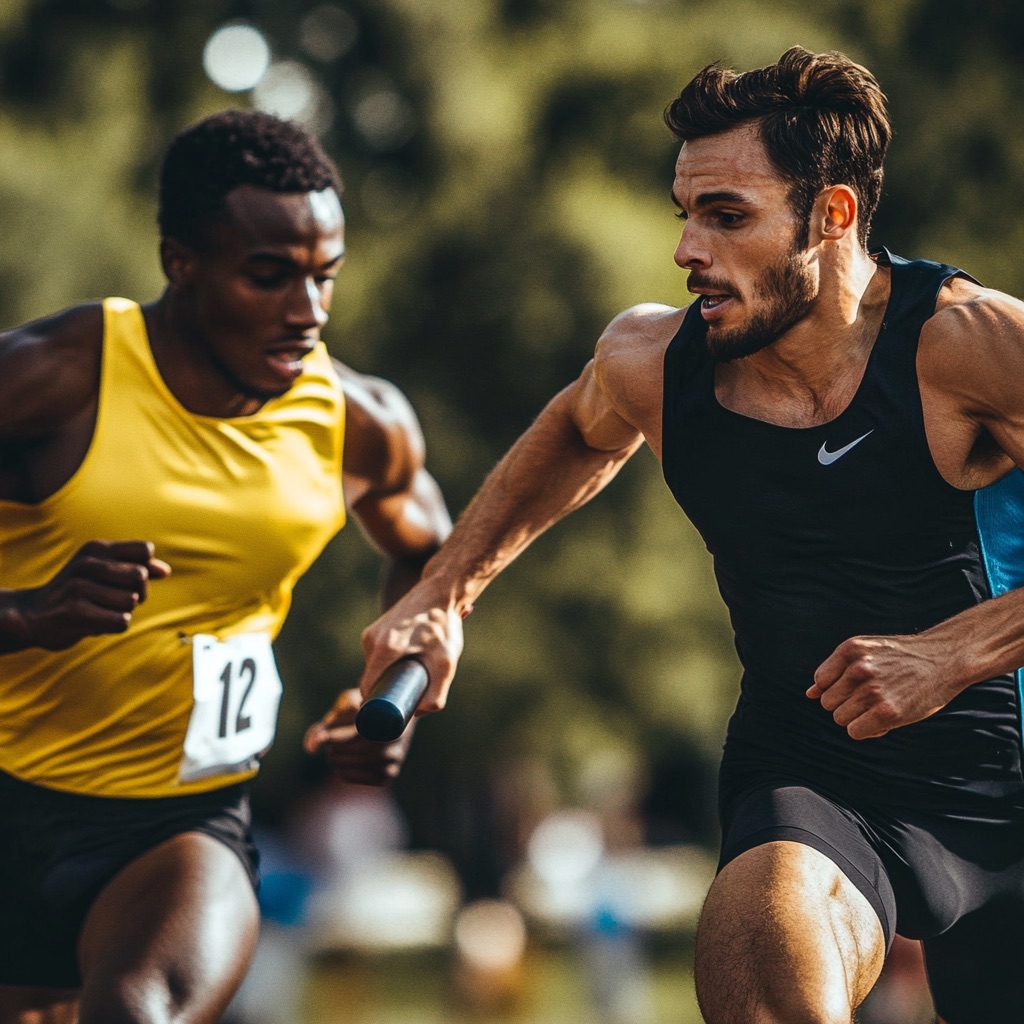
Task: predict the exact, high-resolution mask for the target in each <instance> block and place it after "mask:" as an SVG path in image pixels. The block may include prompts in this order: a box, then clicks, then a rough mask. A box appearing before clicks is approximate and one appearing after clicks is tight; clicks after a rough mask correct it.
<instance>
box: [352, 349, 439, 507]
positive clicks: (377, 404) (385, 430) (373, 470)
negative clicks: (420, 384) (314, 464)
mask: <svg viewBox="0 0 1024 1024" xmlns="http://www.w3.org/2000/svg"><path fill="white" fill-rule="evenodd" d="M334 369H335V372H336V373H337V374H338V378H339V380H340V381H341V386H342V390H343V391H344V393H345V409H346V412H345V454H344V463H343V464H344V470H345V475H346V476H347V477H350V478H353V477H354V478H357V479H358V480H360V481H361V482H362V488H363V490H364V491H369V490H373V491H391V490H400V489H401V488H402V487H404V486H405V485H406V484H407V483H408V481H409V480H410V479H411V478H412V476H413V474H414V473H415V472H416V471H417V470H418V469H419V468H420V467H421V466H422V465H423V460H424V441H423V432H422V431H421V430H420V426H419V422H418V421H417V419H416V414H415V413H414V412H413V410H412V406H411V405H410V404H409V402H408V400H407V399H406V397H405V396H404V395H403V394H402V392H401V391H400V390H399V389H398V388H397V387H395V385H394V384H391V383H390V382H389V381H386V380H383V379H381V378H380V377H372V376H368V375H366V374H362V373H357V372H356V371H355V370H353V369H352V368H351V367H349V366H346V365H345V364H344V363H339V362H338V361H337V360H335V361H334ZM350 497H353V498H355V497H356V496H355V495H350Z"/></svg>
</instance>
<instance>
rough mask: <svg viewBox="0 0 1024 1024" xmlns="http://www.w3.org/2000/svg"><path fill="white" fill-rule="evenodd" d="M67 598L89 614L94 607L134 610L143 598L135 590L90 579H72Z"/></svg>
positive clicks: (83, 612) (84, 612)
mask: <svg viewBox="0 0 1024 1024" xmlns="http://www.w3.org/2000/svg"><path fill="white" fill-rule="evenodd" d="M67 587H68V594H67V597H66V598H65V600H66V599H67V598H70V600H71V601H73V603H74V607H76V608H77V609H78V610H79V613H80V614H86V615H88V614H89V612H90V610H91V609H92V608H95V609H103V610H106V611H115V612H133V611H134V610H135V609H136V607H137V606H138V604H139V601H140V600H141V598H140V596H139V594H138V593H137V592H136V591H134V590H125V589H122V588H120V587H110V586H106V585H105V584H103V583H97V582H96V581H95V580H90V579H76V580H71V581H70V582H69V583H68V585H67Z"/></svg>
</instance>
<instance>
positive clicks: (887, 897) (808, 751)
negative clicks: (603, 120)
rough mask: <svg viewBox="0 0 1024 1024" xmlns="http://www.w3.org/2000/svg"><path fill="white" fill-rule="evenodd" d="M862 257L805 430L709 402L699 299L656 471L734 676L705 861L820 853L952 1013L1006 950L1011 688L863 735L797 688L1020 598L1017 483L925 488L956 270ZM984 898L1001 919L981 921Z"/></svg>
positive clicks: (1017, 769) (1010, 681) (672, 384)
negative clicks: (831, 414) (843, 332)
mask: <svg viewBox="0 0 1024 1024" xmlns="http://www.w3.org/2000/svg"><path fill="white" fill-rule="evenodd" d="M878 260H879V261H880V262H882V263H884V264H888V265H890V266H891V275H892V278H891V279H892V290H891V296H890V299H889V304H888V308H887V310H886V314H885V318H884V320H883V323H882V329H881V331H880V333H879V335H878V339H877V341H876V343H875V345H874V348H873V350H872V353H871V356H870V359H869V361H868V363H867V367H866V369H865V373H864V377H863V380H862V381H861V384H860V386H859V388H858V390H857V392H856V394H855V396H854V398H853V400H852V401H851V402H850V404H849V405H848V407H847V408H846V409H845V410H844V411H843V412H842V413H841V414H840V415H839V416H838V417H836V418H835V419H833V420H832V421H831V422H828V423H824V424H821V425H819V426H813V427H806V428H787V427H780V426H776V425H774V424H771V423H766V422H762V421H760V420H755V419H751V418H748V417H745V416H743V415H740V414H737V413H734V412H732V411H730V410H728V409H726V408H724V407H723V406H722V405H721V404H719V402H718V401H717V399H716V397H715V385H714V369H715V362H714V360H713V358H712V357H711V355H710V354H709V352H708V349H707V346H706V344H705V341H704V335H705V331H706V326H705V323H704V320H703V319H702V318H701V316H700V315H699V310H698V308H697V306H698V304H697V303H695V304H694V306H693V307H691V309H690V311H689V312H688V315H687V316H686V318H685V319H684V321H683V324H682V326H681V328H680V330H679V331H678V333H677V334H676V336H675V338H674V339H673V341H672V342H671V344H670V345H669V347H668V349H667V351H666V356H665V384H664V407H663V437H662V442H663V453H662V461H663V469H664V474H665V479H666V481H667V483H668V485H669V487H670V488H671V490H672V493H673V494H674V496H675V498H676V500H677V501H678V502H679V504H680V505H681V506H682V508H683V509H684V511H685V512H686V514H687V515H688V516H689V517H690V519H691V520H692V521H693V523H694V524H695V525H696V526H697V528H698V530H699V531H700V533H701V536H702V537H703V539H704V541H705V543H706V545H707V547H708V550H709V551H710V552H711V554H712V555H713V557H714V565H715V573H716V577H717V580H718V584H719V588H720V590H721V593H722V597H723V599H724V600H725V603H726V605H727V607H728V609H729V614H730V617H731V620H732V624H733V628H734V630H735V637H736V648H737V651H738V653H739V656H740V660H741V663H742V665H743V669H744V673H743V680H742V684H741V693H740V698H739V702H738V704H737V707H736V711H735V713H734V715H733V716H732V719H731V721H730V723H729V729H728V734H727V739H726V743H725V753H724V757H723V762H722V769H721V792H720V809H721V815H722V826H723V852H722V861H721V863H722V865H723V866H724V864H726V863H728V862H729V861H730V860H732V859H734V858H735V857H737V856H738V855H739V854H740V853H743V852H744V851H745V850H748V849H751V848H752V847H754V846H757V845H760V844H763V843H765V842H769V841H772V840H778V839H790V840H795V841H798V842H803V843H805V844H807V845H810V846H813V847H814V848H815V849H818V850H819V851H821V852H823V853H825V854H826V855H827V856H829V857H831V858H832V859H833V860H834V861H836V862H837V863H838V864H839V866H840V867H842V868H843V869H844V870H845V871H846V873H847V875H848V876H849V877H851V879H852V880H853V881H854V882H855V884H856V885H857V886H858V888H860V889H861V891H862V892H863V893H864V895H865V896H866V897H867V898H868V899H869V901H870V902H871V903H872V905H873V906H874V907H875V909H876V910H877V911H878V913H879V917H880V919H881V920H882V923H883V928H884V929H885V931H886V939H887V942H891V940H892V936H893V934H894V932H895V931H896V930H899V932H900V933H901V934H904V935H908V936H910V937H913V938H924V939H925V940H926V949H927V950H928V959H929V966H930V972H929V973H930V975H931V978H932V984H933V989H934V988H936V986H938V989H939V990H938V991H937V992H936V997H937V998H938V999H940V1000H943V995H944V994H943V992H942V986H943V984H944V981H943V979H945V980H946V983H948V985H949V988H950V990H951V992H952V993H955V994H953V995H949V996H946V997H945V999H944V1000H943V1001H944V1004H945V1006H946V1012H947V1013H948V1014H949V1016H950V1017H951V1018H956V1017H957V1014H958V1013H963V1012H964V1010H963V1009H957V1010H956V1011H955V1012H954V1010H953V1008H952V1007H954V1006H957V1007H958V1006H960V1004H959V1003H956V1002H952V1003H951V999H955V1000H962V999H965V998H967V999H970V1000H971V1002H970V1003H969V1004H965V1005H976V1003H975V1000H976V993H970V992H969V990H967V991H963V990H961V989H960V988H959V987H958V984H959V982H960V980H962V978H963V977H964V974H965V972H966V973H967V974H969V973H970V971H971V970H972V965H976V957H977V955H978V954H979V953H981V954H982V955H984V956H985V957H986V958H989V957H991V956H993V955H999V953H998V951H999V950H1002V951H1004V952H1003V954H1002V955H1004V956H1006V958H1007V964H1006V966H1007V977H1008V978H1012V977H1015V976H1016V968H1015V960H1016V957H1017V955H1018V953H1019V951H1020V949H1021V948H1022V941H1024V929H1022V925H1021V923H1020V922H1021V920H1022V918H1021V915H1022V914H1024V903H1022V900H1021V894H1022V892H1024V873H1022V870H1021V867H1020V865H1019V863H1018V851H1019V850H1020V849H1021V842H1022V838H1024V837H1022V834H1021V833H1022V825H1021V814H1020V811H1021V808H1022V807H1024V786H1022V777H1021V760H1020V751H1021V717H1020V706H1019V698H1018V694H1019V681H1018V679H1017V677H1016V676H1011V675H1005V676H999V677H997V678H995V679H992V680H990V681H988V682H984V683H979V684H976V685H973V686H970V687H968V688H967V689H966V690H964V691H963V692H962V693H960V694H959V696H957V697H956V698H955V699H954V700H952V701H951V702H950V703H949V704H948V705H946V707H944V708H942V709H941V710H940V711H938V712H937V713H936V714H934V715H932V716H930V717H928V718H926V719H924V720H922V721H920V722H916V723H914V724H911V725H907V726H904V727H902V728H900V729H896V730H893V731H892V732H889V733H887V734H886V735H884V736H881V737H877V738H874V739H867V740H854V739H851V738H850V736H849V735H848V733H847V731H846V729H844V728H841V727H840V726H838V725H837V724H836V723H835V721H834V720H833V718H832V715H831V714H830V713H829V712H828V711H826V710H824V709H823V708H822V706H821V704H820V703H819V702H818V701H816V700H809V699H808V698H807V696H806V691H807V688H808V687H809V686H810V685H811V682H812V680H813V675H814V671H815V669H816V668H817V667H818V666H819V665H820V664H821V663H822V661H824V660H825V658H826V657H828V655H829V654H830V653H831V652H832V651H833V650H834V649H835V648H836V646H837V645H838V644H840V643H841V642H842V641H843V640H845V639H847V638H849V637H852V636H857V635H891V634H906V633H916V632H919V631H921V630H923V629H927V628H928V627H930V626H933V625H935V624H936V623H938V622H940V621H942V620H944V619H947V618H949V617H950V616H952V615H954V614H956V613H957V612H960V611H962V610H964V609H965V608H967V607H969V606H971V605H973V604H976V603H978V602H979V601H982V600H985V599H987V598H989V597H992V596H995V595H997V594H999V593H1002V592H1004V591H1005V590H1007V589H1010V588H1011V587H1015V586H1019V585H1020V584H1021V582H1022V580H1024V559H1022V558H1021V557H1020V556H1021V538H1020V523H1021V521H1022V519H1024V474H1022V473H1021V472H1020V471H1019V470H1013V471H1012V472H1011V473H1010V474H1009V475H1008V476H1007V477H1004V478H1003V480H1001V481H1000V482H999V483H997V484H994V485H992V486H990V487H988V488H986V489H984V490H983V491H977V492H971V491H962V490H958V489H956V488H954V487H952V486H950V485H949V484H948V483H946V482H945V481H944V480H943V479H942V477H941V476H940V474H939V472H938V471H937V469H936V468H935V465H934V462H933V460H932V456H931V452H930V451H929V447H928V441H927V438H926V436H925V429H924V420H923V415H922V409H921V399H920V394H919V389H918V381H917V370H916V355H917V344H918V336H919V334H920V330H921V327H922V325H923V323H924V322H925V320H926V319H928V317H930V316H931V314H932V312H933V310H934V305H935V299H936V295H937V293H938V290H939V288H940V287H941V286H942V285H943V283H944V282H945V281H946V280H948V279H949V278H950V277H951V276H953V275H955V274H960V273H961V272H960V271H958V270H956V269H955V268H953V267H949V266H945V265H942V264H938V263H932V262H929V261H924V260H918V261H913V262H908V261H906V260H903V259H901V258H899V257H897V256H893V255H891V254H889V253H888V252H884V251H883V253H881V254H880V256H879V257H878ZM1018 675H1019V673H1018ZM954 851H955V852H954ZM994 897H995V898H997V899H998V900H999V901H1000V902H1001V905H1002V908H1003V909H1002V910H1000V911H995V912H994V911H989V910H986V911H980V910H978V908H980V907H982V905H983V904H985V903H989V904H991V902H992V901H993V898H994ZM1010 907H1012V908H1013V913H1009V908H1010ZM972 911H974V912H975V916H974V917H973V918H969V921H970V922H971V923H970V924H969V925H965V926H957V925H954V922H955V921H956V920H957V919H959V918H961V917H963V916H964V915H965V913H970V912H972ZM1004 913H1007V914H1008V916H1007V918H1006V920H1005V921H1003V920H1000V918H1001V917H1002V915H1003V914H1004ZM951 926H953V927H952V930H951V931H949V932H948V934H947V935H944V936H943V937H942V938H940V939H937V940H936V939H935V937H936V936H938V935H940V933H943V932H947V930H948V929H950V928H951ZM958 929H959V931H958ZM960 932H963V933H965V938H964V939H963V940H961V939H959V938H958V937H957V936H958V934H960ZM982 935H983V936H985V939H986V941H985V943H984V945H983V946H979V945H978V939H979V938H980V937H981V936H982ZM994 951H997V952H994ZM1011 951H1012V952H1011ZM936 964H939V965H941V968H940V969H939V970H936ZM1015 998H1020V999H1021V1001H1020V1002H1016V1001H1012V1002H1010V1003H1008V1004H1007V1006H1008V1007H1024V991H1021V990H1020V987H1019V986H1018V991H1017V992H1016V996H1015ZM986 1019H987V1018H986ZM1005 1019H1007V1020H1009V1019H1018V1018H1016V1017H1006V1018H1005Z"/></svg>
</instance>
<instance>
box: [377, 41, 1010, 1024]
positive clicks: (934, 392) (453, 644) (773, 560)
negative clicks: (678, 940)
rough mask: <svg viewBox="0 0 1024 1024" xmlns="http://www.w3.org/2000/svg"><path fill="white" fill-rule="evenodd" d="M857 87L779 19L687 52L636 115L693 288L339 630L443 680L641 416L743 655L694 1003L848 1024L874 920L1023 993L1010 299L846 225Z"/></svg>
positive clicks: (857, 151) (865, 151) (872, 949)
mask: <svg viewBox="0 0 1024 1024" xmlns="http://www.w3.org/2000/svg"><path fill="white" fill-rule="evenodd" d="M885 106H886V103H885V96H884V94H883V93H882V91H881V88H880V86H879V84H878V82H877V81H876V80H875V79H874V76H872V75H871V73H870V72H869V71H868V70H867V69H866V68H864V67H862V66H861V65H859V64H856V63H854V62H853V61H850V60H849V59H848V58H846V57H844V56H843V55H842V54H837V53H824V54H813V53H810V52H809V51H807V50H804V49H802V48H801V47H793V48H792V49H790V50H788V51H787V52H786V53H785V54H783V55H782V57H780V59H779V60H778V61H777V62H775V63H773V64H770V65H767V66H766V67H763V68H757V69H754V70H752V71H746V72H736V71H733V70H731V69H728V68H725V67H722V66H720V65H719V64H710V65H708V66H707V67H705V68H703V69H702V70H701V71H700V72H699V73H698V74H697V75H696V76H694V78H693V79H691V81H690V82H689V83H687V85H686V86H685V87H684V88H683V90H682V91H681V92H680V94H679V96H678V97H676V99H674V100H673V101H672V102H670V103H669V105H668V107H667V108H666V111H665V120H666V123H667V125H668V127H669V128H670V129H671V131H672V132H673V134H674V135H675V136H676V138H677V139H678V140H679V142H680V149H679V154H678V157H677V159H676V166H675V176H674V180H673V183H672V198H673V200H674V202H675V205H676V207H677V209H678V216H679V217H680V219H681V220H682V221H683V222H684V227H683V230H682V232H681V236H680V239H679V243H678V245H677V247H676V251H675V254H674V260H675V263H676V265H677V266H678V267H679V268H680V269H681V270H683V271H685V272H686V273H687V274H688V278H687V282H686V287H687V289H688V290H689V291H690V292H691V293H693V294H694V295H697V296H699V298H698V299H697V301H696V302H694V303H693V306H692V308H690V309H689V310H687V309H681V308H677V307H672V306H664V305H661V304H659V303H641V304H639V305H637V306H634V307H632V308H631V309H628V310H626V311H624V312H623V313H621V314H619V315H618V316H617V317H615V318H614V319H613V320H612V322H611V323H610V324H609V325H608V328H607V329H606V330H605V332H604V333H603V334H602V336H601V339H600V340H599V342H598V345H597V348H596V350H595V353H594V359H593V360H592V361H591V362H590V363H588V365H587V366H586V367H584V369H583V370H582V372H581V373H580V375H579V377H578V378H577V379H576V380H575V381H573V382H572V383H570V384H569V385H568V386H566V387H565V388H563V389H562V390H561V391H560V392H559V393H558V394H557V395H556V396H554V397H553V398H552V399H551V401H550V402H549V403H548V404H547V405H546V406H545V407H544V409H543V410H541V412H540V414H539V415H538V416H537V418H536V419H535V420H534V422H533V423H532V424H531V426H530V427H529V428H528V429H527V431H526V432H525V433H524V434H523V436H522V437H521V438H520V439H519V440H518V441H517V442H516V443H515V444H514V445H513V447H512V449H511V450H510V451H509V453H508V454H507V455H506V456H505V458H504V459H502V460H501V462H500V463H499V464H498V465H497V466H496V467H495V468H494V470H493V471H492V472H491V474H490V475H489V476H488V478H487V479H486V480H485V482H484V483H483V485H482V486H481V488H480V490H479V491H478V492H477V494H476V495H475V496H474V498H473V500H472V501H471V502H470V503H469V505H468V506H467V508H466V510H465V511H464V512H463V515H462V517H461V518H460V520H459V524H458V525H457V526H456V528H455V531H454V532H453V534H452V537H451V538H450V540H449V541H448V542H447V543H446V544H445V545H444V547H443V548H442V550H441V552H439V554H438V555H437V556H435V557H434V558H433V559H432V560H431V563H430V565H429V567H428V569H427V571H426V573H425V577H424V580H423V581H422V582H421V583H420V584H419V585H418V586H417V587H416V588H415V589H414V590H413V591H411V592H410V593H409V594H408V595H406V597H405V598H403V600H402V601H401V602H400V603H399V605H397V606H396V607H395V608H394V609H393V610H391V611H389V612H388V613H386V614H385V615H384V616H382V618H381V619H379V620H378V621H377V622H376V623H374V624H373V625H372V626H370V627H369V628H368V629H367V630H366V631H365V632H364V633H363V645H364V650H365V651H366V653H367V669H366V673H365V674H364V679H363V684H364V687H365V685H366V684H367V683H368V681H369V680H370V679H371V678H372V677H373V673H374V671H379V670H380V669H381V668H383V666H384V665H386V664H389V663H390V662H392V661H395V660H396V659H398V658H401V657H405V656H407V655H409V654H412V655H414V656H415V657H417V658H419V659H421V660H422V661H423V662H424V664H425V665H426V667H427V669H428V672H429V674H430V679H431V683H430V688H429V689H428V691H427V694H426V695H425V697H424V699H423V701H422V702H421V705H420V709H419V710H420V711H421V712H423V711H436V710H440V708H441V707H443V706H444V701H445V697H446V694H447V691H448V687H449V685H450V684H451V681H452V678H453V675H454V672H455V666H456V664H457V661H458V658H459V655H460V653H461V650H462V640H463V637H462V630H461V625H460V623H461V617H462V615H463V614H465V613H466V612H467V611H468V609H469V608H471V607H472V605H473V604H474V603H475V602H476V601H477V600H478V599H479V598H480V596H481V594H482V593H483V591H484V589H485V588H486V587H487V586H488V585H489V584H490V582H491V581H492V580H493V579H494V578H495V577H496V576H497V575H498V574H499V573H500V572H501V571H502V570H503V569H504V568H505V567H506V566H508V565H509V564H510V563H511V562H512V561H513V559H515V557H516V556H517V555H518V553H519V552H520V551H522V550H523V549H524V548H525V547H526V545H528V544H529V543H530V542H531V541H532V540H533V539H535V538H536V537H537V536H539V535H540V534H541V533H543V532H544V531H545V530H546V529H547V528H548V527H549V526H551V525H552V524H553V523H555V522H557V521H558V520H559V519H560V518H562V517H563V516H565V515H566V514H568V513H570V512H571V511H573V510H574V509H575V508H578V507H579V506H580V505H581V504H583V503H584V502H585V501H588V500H589V499H590V498H591V497H593V496H594V495H595V494H597V493H598V492H599V491H600V490H601V489H602V488H603V487H604V486H606V485H607V484H608V482H609V481H610V480H611V479H612V478H613V477H614V476H615V474H616V472H617V471H618V469H619V467H620V466H621V465H622V464H623V463H624V462H625V461H626V460H627V459H628V458H629V457H630V456H631V455H632V454H633V453H634V452H635V451H637V450H638V449H639V448H640V447H641V446H642V445H643V444H644V443H646V444H647V446H648V447H649V448H650V449H651V450H652V452H653V453H654V455H655V456H657V457H659V458H661V459H662V461H663V463H664V473H665V477H666V480H667V481H668V484H669V486H670V488H671V489H672V491H673V493H674V494H675V497H676V498H677V499H678V501H679V503H680V504H681V505H682V506H683V508H684V509H685V510H686V512H687V514H688V515H689V516H690V517H691V518H692V519H693V521H694V522H695V523H696V525H697V527H698V528H699V529H700V531H701V532H702V534H703V536H704V539H705V541H706V543H707V546H708V548H709V549H710V551H711V552H712V554H713V556H714V560H715V569H716V572H717V575H718V581H719V584H720V587H721V590H722V594H723V596H724V598H725V601H726V604H727V605H728V608H729V612H730V614H731V616H732V620H733V625H734V627H735V633H736V644H737V649H738V651H739V654H740V658H741V660H742V663H743V668H744V677H743V680H742V686H741V696H740V700H739V704H738V706H737V709H736V713H735V715H734V716H733V718H732V721H731V723H730V726H729V731H728V737H727V740H726V747H725V754H724V759H723V765H722V773H721V815H722V823H723V848H722V857H721V862H722V870H721V871H720V872H719V873H718V875H717V877H716V878H715V880H714V881H713V882H712V884H711V887H710V889H709V891H708V894H707V897H706V899H705V902H704V908H703V911H702V913H701V916H700V921H699V923H698V928H697V934H696V939H695V943H694V956H693V977H694V988H695V991H696V995H697V1000H698V1004H699V1006H700V1010H701V1013H702V1015H703V1017H704V1019H705V1020H707V1021H708V1022H709V1024H754V1022H761V1024H764V1022H767V1021H772V1022H776V1024H851V1022H852V1021H853V1018H854V1014H855V1012H856V1010H857V1008H858V1007H859V1006H861V1005H862V1004H863V1002H864V1000H865V999H866V998H867V997H868V996H869V994H870V992H871V991H872V989H873V987H874V986H875V985H876V983H877V982H878V980H879V977H880V972H881V970H882V967H883V964H884V962H885V956H886V947H887V943H888V942H891V940H892V937H893V935H894V934H895V933H896V930H897V929H898V930H899V932H900V933H902V934H904V935H907V936H911V937H920V938H922V939H923V941H924V947H925V953H926V960H927V968H928V974H929V979H930V982H931V987H932V994H933V996H934V999H935V1006H936V1010H937V1011H938V1014H939V1016H940V1018H941V1019H942V1021H943V1024H1006V1022H1008V1021H1017V1022H1022V1021H1024V972H1022V971H1021V970H1020V969H1019V964H1018V962H1017V961H1018V960H1019V958H1020V951H1021V950H1022V949H1024V779H1022V775H1021V754H1020V749H1021V748H1020V742H1021V728H1020V709H1019V698H1018V680H1017V679H1016V678H1015V676H1016V674H1017V672H1018V668H1019V666H1021V665H1024V625H1022V624H1024V473H1022V472H1021V469H1024V388H1022V387H1021V383H1020V382H1021V381H1024V302H1022V301H1020V300H1018V299H1016V298H1014V297H1013V296H1009V295H1006V294H1003V293H1000V292H998V291H995V290H993V289H987V288H983V287H982V286H981V285H979V284H978V283H977V282H975V281H973V280H971V279H970V278H968V277H967V276H966V275H964V274H961V272H960V271H958V270H956V269H955V268H953V267H949V266H944V265H940V264H936V263H928V262H925V261H916V262H907V261H906V260H902V259H898V258H896V257H894V256H890V255H889V254H888V253H885V252H883V253H881V254H879V255H878V256H875V257H872V256H871V255H869V250H868V248H867V243H868V239H869V237H870V230H871V221H872V216H873V213H874V211H875V209H876V207H877V205H878V202H879V198H880V196H881V192H882V182H883V164H884V158H885V153H886V151H887V148H888V144H889V140H890V138H891V126H890V124H889V119H888V114H887V111H886V109H885ZM716 360H717V362H716ZM665 557H666V558H671V553H670V552H666V554H665ZM680 585H681V586H686V585H688V581H685V580H681V581H680Z"/></svg>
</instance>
